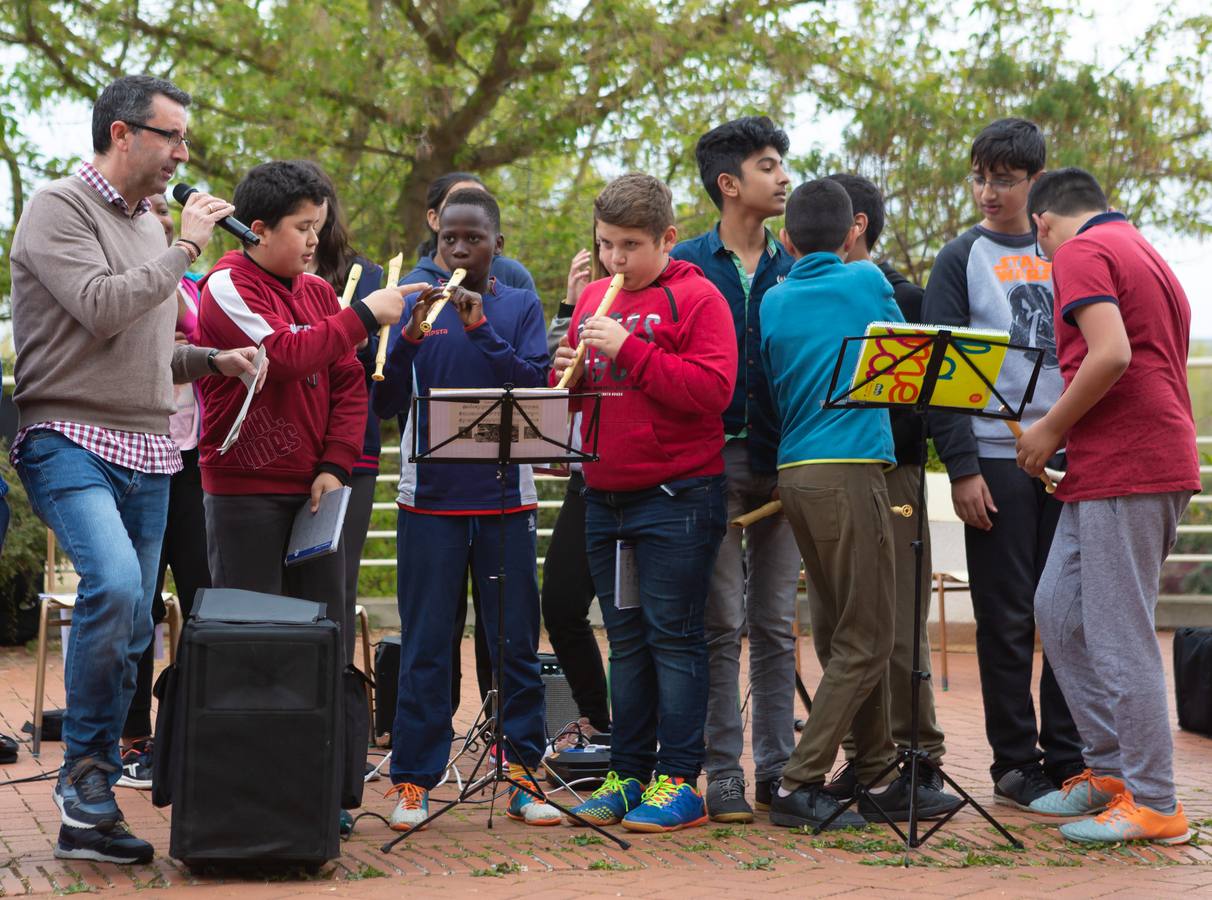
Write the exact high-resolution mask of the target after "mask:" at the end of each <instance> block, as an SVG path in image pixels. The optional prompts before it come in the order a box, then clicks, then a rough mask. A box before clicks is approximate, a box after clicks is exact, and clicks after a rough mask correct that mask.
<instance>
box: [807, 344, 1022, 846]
mask: <svg viewBox="0 0 1212 900" xmlns="http://www.w3.org/2000/svg"><path fill="white" fill-rule="evenodd" d="M876 340H884V341H889V340H891V341H893V342H896V343H899V344H900V345H901V346H902V347H906V348H908V349H907V350H906V352H905V353H903V354H901V355H899V356H895V357H894V358H893V360H892V362H890V363H888V364H887V365H880V366H878V367H877V368H875V369H874V371H872V372H871V373H870V374H869V375H867V376H866V377H864V378H862V379H856V380H855V383H854V384H852V385H851V386H850V387H849V388H847V389H845V390H843V391H842V392H841V393H840V394H837V393H836V392H837V388H838V378H839V376H840V375H841V372H842V366H843V364H844V360H845V358H846V356H847V351H848V350H849V348H850V346H851V345H852V344H858V345H859V346H862V345H863V344H865V343H867V342H869V341H876ZM965 344H967V345H969V346H971V345H973V344H976V345H978V346H982V347H1004V348H1006V349H1007V350H1013V351H1017V352H1020V353H1023V354H1024V355H1027V356H1034V363H1033V366H1034V368H1033V369H1032V372H1031V377H1030V379H1028V382H1027V388H1026V390H1025V391H1024V392H1023V396H1022V399H1021V400H1020V401H1019V403H1018V404H1017V405H1015V404H1012V403H1010V401H1008V400H1007V399H1006V398H1005V397H1003V396H1002V394H1001V393H1000V392H999V391H998V389H997V388H996V387H995V386H994V384H993V382H991V381H990V380H989V378H988V377H987V376H986V375H985V373H984V371H982V370H981V368H980V366H978V365H976V364H975V363H974V362H973V361H972V358H971V357H970V356H969V355H968V353H967V352H966V351H965V349H964V345H965ZM948 349H951V350H954V351H955V353H956V357H957V358H958V360H959V361H960V362H962V363H963V365H964V366H965V367H966V368H967V369H970V370H971V371H972V372H974V373H975V374H976V375H977V376H978V377H979V378H980V380H981V382H982V383H983V384H984V386H985V387H986V388H987V389H988V390H989V394H990V396H991V397H992V398H994V399H996V400H997V401H998V402H999V403H1000V406H999V408H998V410H992V409H989V408H987V407H988V405H989V404H988V403H987V404H986V408H984V409H972V408H962V407H954V406H932V405H931V399H932V397H933V396H934V391H935V388H936V387H937V386H938V382H939V373H940V371H941V370H942V367H943V362H944V360H945V358H946V356H947V351H948ZM926 353H929V359H928V360H927V362H926V367H925V372H924V373H923V374H922V383H921V389H920V392H919V393H918V394H917V396H916V397H914V398H912V399H906V400H902V401H891V400H887V399H884V400H870V399H865V400H857V399H855V398H854V394H855V392H857V391H860V390H862V389H863V388H865V387H867V385H869V384H872V383H873V382H874V381H875V380H876V379H878V378H880V377H881V376H883V375H888V374H892V373H894V371H895V370H896V369H897V367H898V366H900V365H902V364H903V363H905V362H906V361H907V360H910V359H913V358H914V357H917V363H918V365H920V361H921V357H922V355H923V354H926ZM861 356H862V354H861V353H860V358H861ZM1043 359H1044V351H1043V350H1042V349H1040V348H1038V347H1026V346H1023V345H1021V344H1011V343H1009V342H1008V341H994V340H988V339H985V338H976V337H972V336H969V335H962V336H959V337H955V336H953V334H952V332H951V331H950V330H948V329H947V328H945V327H943V328H939V329H938V331H937V333H935V334H930V333H925V334H920V335H914V334H895V335H884V334H868V335H863V336H861V337H846V338H842V346H841V347H840V348H839V350H838V356H837V361H836V363H835V365H834V367H833V376H832V378H831V379H830V381H829V391H828V393H827V394H826V395H825V398H826V399H825V402H824V404H823V406H824V407H825V408H826V409H888V408H889V407H891V406H905V407H907V408H909V409H912V410H913V412H914V413H915V414H916V415H917V416H918V417H919V419H920V420H921V424H922V427H921V428H920V429H919V431H920V433H921V445H920V446H921V458H922V459H923V460H925V459H926V458H927V448H926V428H925V417H926V412H927V410H929V409H936V410H945V411H947V412H952V413H960V414H962V415H969V416H977V417H980V418H989V419H1007V420H1012V421H1018V420H1019V419H1021V418H1022V417H1023V409H1024V408H1025V407H1026V405H1027V403H1029V402H1030V400H1031V397H1032V395H1033V394H1034V393H1035V383H1036V381H1037V380H1038V379H1039V371H1040V366H1041V365H1042V363H1043ZM956 365H957V366H958V365H959V363H958V362H957V363H956ZM886 393H887V392H886ZM925 522H926V467H925V464H924V463H923V465H922V473H921V478H920V479H919V480H918V489H917V538H916V540H914V541H913V542H912V544H911V546H912V547H913V555H914V575H915V578H914V582H913V670H912V672H911V673H910V680H911V697H912V701H911V703H912V706H911V713H910V744H909V746H908V747H902V748H901V749H899V750H898V751H897V754H896V758H895V759H894V760H893V761H892V762H891V763H890V764H889V765H888V766H887V767H885V769H884V770H883V771H882V772H880V773H879V774H878V775H876V776H875V778H873V779H872V780H871V782H872V783H873V784H874V783H876V782H879V781H881V780H882V779H883V778H884V777H885V776H887V775H889V774H890V773H891V772H893V771H894V770H895V769H897V768H898V767H899V766H901V765H902V764H903V765H907V766H908V768H909V828H908V832H907V833H906V832H905V831H902V830H901V829H900V827H899V826H898V825H897V824H896V823H895V822H893V821H892V819H891V818H889V817H888V815H887V813H885V812H884V810H883V809H881V808H880V805H879V801H878V800H877V799H876V797H875V796H874V795H872V794H871V792H870V791H869V790H868V789H867V786H866V785H864V784H859V785H858V786H857V788H856V789H855V792H854V796H853V797H851V798H850V800H848V801H847V802H846V803H845V804H843V805H842V806H840V807H839V808H838V810H837V811H836V812H834V814H833V815H831V816H830V817H829V818H828V819H826V820H825V821H824V822H822V823H821V824H820V825H819V826H817V828H816V831H815V832H814V833H815V834H820V833H821V831H823V830H824V829H825V828H826V827H828V825H829V824H830V823H831V822H832V821H833V820H834V819H836V818H837V817H838V816H840V815H841V814H842V813H843V812H845V811H846V810H847V809H849V808H850V807H851V806H852V805H854V804H855V803H856V802H858V800H859V799H860V798H861V797H864V796H865V797H866V798H867V801H868V802H869V803H870V804H871V805H872V806H873V807H875V809H876V810H877V811H878V812H879V814H880V817H881V818H882V819H883V820H884V821H885V822H886V823H887V824H888V825H889V826H890V827H891V828H892V830H893V831H895V832H896V834H897V836H898V837H900V839H901V840H902V841H904V842H905V850H906V855H905V865H908V864H909V856H908V851H909V849H910V848H915V847H920V846H921V845H922V844H924V843H925V842H926V841H927V840H929V839H930V837H931V836H932V835H933V834H934V833H935V832H936V831H938V830H939V829H940V828H942V827H943V826H944V825H945V824H947V822H948V821H949V820H950V819H951V817H952V816H954V815H955V814H956V813H957V812H959V811H960V810H961V809H963V808H964V807H965V806H971V807H972V808H973V809H975V810H976V811H977V812H978V813H980V814H981V815H982V816H984V817H985V819H986V821H988V822H989V824H990V825H992V826H993V827H994V828H996V829H997V831H998V833H999V834H1001V835H1002V837H1004V838H1005V839H1006V840H1007V841H1009V842H1010V844H1011V845H1012V846H1014V847H1015V848H1016V849H1019V850H1021V849H1022V847H1023V845H1022V843H1021V842H1020V841H1019V840H1018V838H1016V837H1014V835H1012V834H1011V833H1010V832H1009V831H1007V830H1006V829H1005V827H1004V826H1002V824H1001V823H1000V822H998V821H997V820H996V819H995V818H993V816H992V815H990V814H989V812H988V811H987V810H986V809H985V808H984V807H983V806H981V805H980V804H979V803H978V802H977V801H976V800H974V799H973V798H972V796H971V795H970V794H969V793H968V792H967V791H965V790H964V789H963V788H962V787H960V786H959V784H957V783H956V781H955V779H953V778H952V777H951V776H950V775H948V774H947V773H946V772H944V771H943V769H942V767H941V766H939V765H938V764H937V763H935V762H934V761H933V760H932V759H930V756H929V755H928V754H927V753H926V752H925V751H924V750H922V749H921V748H920V747H919V746H918V731H919V729H920V725H921V723H920V722H919V720H918V716H919V711H920V697H919V692H920V691H921V686H922V682H923V681H926V680H927V679H929V678H930V675H929V674H927V673H925V672H923V671H921V664H922V662H921V649H920V644H921V629H922V616H921V611H922V557H923V554H924V544H923V535H924V529H925ZM924 767H928V768H931V769H933V770H934V771H935V772H937V773H938V775H939V776H940V777H941V778H942V780H943V781H944V782H945V783H947V784H948V785H950V786H951V787H952V788H954V789H955V790H956V791H957V792H958V793H959V795H960V797H961V798H962V800H963V802H962V803H960V805H959V806H957V807H956V808H955V809H953V810H951V811H950V812H949V813H947V814H946V815H944V816H942V817H941V818H940V819H939V820H938V821H937V822H935V823H934V824H933V825H932V826H931V827H930V828H929V829H928V830H927V831H926V832H925V833H924V834H922V835H920V836H919V835H918V831H917V829H918V809H917V786H918V783H919V781H920V779H919V778H918V772H919V771H920V770H921V769H922V768H924Z"/></svg>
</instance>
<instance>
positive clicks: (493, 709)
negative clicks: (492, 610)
mask: <svg viewBox="0 0 1212 900" xmlns="http://www.w3.org/2000/svg"><path fill="white" fill-rule="evenodd" d="M553 399H554V398H553ZM422 401H423V402H425V403H435V402H447V403H459V402H467V401H466V400H460V399H458V398H455V397H427V398H420V397H414V398H413V409H412V420H413V421H414V422H419V421H420V417H419V416H418V409H419V404H420V403H421V402H422ZM544 402H546V401H544ZM596 402H597V404H598V405H599V406H600V404H601V395H596ZM498 410H499V412H500V423H499V435H500V439H499V442H498V451H497V455H496V458H495V459H491V458H490V459H484V458H482V457H481V458H469V459H462V458H458V457H452V456H446V457H445V458H441V459H438V458H429V457H430V454H432V453H433V452H434V451H435V450H437V449H440V448H442V447H445V446H447V445H449V444H451V443H452V442H453V441H454V439H455V438H467V437H469V436H470V435H471V433H473V431H474V429H475V428H476V427H477V426H478V425H480V424H481V423H484V422H486V420H487V419H488V418H489V417H490V416H492V414H493V413H494V412H497V411H498ZM515 414H516V415H517V416H518V417H519V418H520V419H522V420H523V423H522V424H524V425H526V426H529V428H530V429H533V430H534V431H535V432H538V431H539V428H538V426H537V425H536V424H535V422H534V421H533V420H531V418H530V417H529V416H528V415H527V414H526V411H525V410H524V409H523V408H522V407H521V405H520V404H519V401H518V400H517V399H516V398H515V397H514V394H513V386H512V385H505V387H504V390H503V392H502V394H501V396H500V398H499V399H496V400H494V402H493V403H492V405H491V406H490V407H489V408H488V409H487V410H486V411H485V412H484V413H482V414H480V415H478V416H477V417H476V418H475V421H473V422H472V423H470V424H469V425H467V426H465V427H464V428H462V429H461V430H460V432H459V433H458V434H456V435H455V438H451V439H450V440H447V441H443V442H441V443H439V444H436V445H434V446H433V447H431V448H430V449H429V450H428V451H426V452H424V453H422V452H421V451H420V448H419V443H420V439H421V429H420V428H417V429H416V430H415V432H414V440H415V441H416V442H417V446H414V448H413V449H414V452H413V455H412V459H413V460H414V461H415V462H418V463H423V462H434V463H437V462H441V463H455V464H458V463H467V464H476V465H484V463H486V462H495V463H496V466H497V482H498V483H499V484H500V486H501V506H500V515H501V517H502V518H501V520H500V521H501V523H502V526H501V528H500V529H499V530H500V535H501V541H500V547H499V551H500V563H499V566H498V569H497V574H496V575H495V576H494V580H495V581H496V582H497V635H496V639H497V653H496V664H495V665H494V666H493V668H492V687H491V689H490V690H489V691H488V696H487V697H486V698H485V700H484V707H483V708H482V712H481V715H484V716H485V718H484V719H483V721H479V717H477V722H476V723H475V724H473V725H472V728H471V731H469V732H468V734H467V736H466V738H465V739H464V741H463V747H464V748H465V749H466V748H467V747H468V746H471V745H472V744H474V743H475V742H480V743H481V745H482V746H483V748H484V749H483V750H482V751H481V752H480V755H479V757H478V758H477V760H476V764H475V766H474V767H473V768H472V770H471V774H470V775H468V777H467V781H466V782H465V783H464V785H463V788H462V790H460V791H459V794H458V796H457V797H455V798H454V799H453V800H451V801H449V802H448V803H446V804H445V805H444V806H442V808H441V809H439V810H437V811H436V812H434V813H433V814H432V815H430V816H429V817H428V818H426V819H425V820H424V821H422V822H418V823H417V824H416V825H415V826H413V827H412V828H411V829H409V830H408V831H405V832H402V833H401V834H399V835H397V836H396V837H395V838H393V839H392V840H390V841H388V842H387V843H385V844H383V846H382V847H381V848H380V850H381V851H382V852H383V853H389V852H390V851H391V850H392V848H394V847H395V846H396V844H398V843H400V842H401V841H403V840H406V839H407V838H409V837H411V836H412V835H413V834H415V833H416V832H418V831H420V830H422V829H423V828H425V827H426V826H428V825H429V824H430V823H431V822H434V821H435V820H437V819H439V818H441V817H442V816H443V815H445V814H446V813H448V812H450V811H451V810H452V809H454V808H455V807H456V806H459V805H461V804H463V803H482V802H484V801H482V800H472V799H470V798H471V797H472V796H474V795H476V794H479V793H481V792H483V791H484V790H487V789H491V790H492V796H491V797H490V798H489V801H488V803H489V808H488V827H489V828H492V824H493V814H494V812H495V809H496V801H497V797H498V796H499V794H500V792H499V791H498V790H497V787H498V786H499V785H503V786H507V787H509V788H513V789H517V790H520V791H524V792H525V793H527V794H529V795H530V796H532V797H534V798H535V799H536V800H539V801H541V802H543V803H547V804H549V805H551V806H554V807H555V808H556V809H558V810H559V811H560V813H561V814H562V815H564V816H567V817H568V818H569V819H571V820H572V821H574V822H576V823H577V824H578V825H582V826H584V827H586V828H591V829H593V830H594V831H596V832H597V833H598V834H600V835H602V837H604V838H607V839H609V840H611V841H614V842H615V843H616V844H618V845H619V847H620V848H622V849H624V850H627V849H630V847H631V844H630V843H629V842H628V841H625V840H623V839H622V838H620V837H619V836H618V835H614V834H611V833H610V832H609V831H607V830H606V829H604V828H602V827H601V826H599V825H596V824H594V823H593V822H590V821H588V820H587V819H584V818H582V817H581V816H579V815H577V814H576V813H574V812H573V811H572V810H570V809H568V808H567V807H565V806H563V805H561V804H559V803H557V802H555V801H554V800H552V799H551V798H550V797H548V796H547V795H546V794H545V793H544V792H543V791H542V790H539V789H537V785H538V782H537V781H536V780H535V777H534V773H533V772H532V771H531V770H530V767H529V766H527V765H526V763H525V762H523V761H522V755H521V754H520V753H519V752H518V749H517V747H515V746H514V744H513V741H511V740H510V739H509V738H508V737H507V736H506V735H505V731H504V721H503V716H502V710H501V682H502V681H503V675H502V666H503V662H504V659H505V528H504V522H505V518H504V517H505V515H506V514H507V512H506V510H507V509H508V505H507V498H506V487H505V485H506V477H505V476H506V469H507V467H508V466H510V465H513V464H515V463H514V461H513V460H512V457H511V449H512V448H511V442H510V441H511V436H512V435H513V433H514V416H515ZM590 421H591V425H590V437H592V439H593V446H594V449H595V450H596V448H597V431H596V427H595V426H596V422H597V412H596V410H595V412H594V414H593V416H592V417H591V420H590ZM490 424H495V423H490ZM520 427H521V426H519V430H520ZM545 440H546V441H547V442H548V443H550V444H552V445H553V446H554V447H556V448H559V449H560V450H562V451H564V452H562V453H560V454H558V455H557V454H555V453H554V452H553V453H551V455H550V456H549V458H545V459H542V460H540V459H536V458H532V457H527V458H526V459H525V460H523V461H524V462H592V461H594V460H596V459H597V454H596V453H586V452H584V451H583V450H574V449H573V448H572V447H571V446H570V445H569V444H568V443H567V442H566V441H558V440H555V439H554V438H545ZM494 748H495V750H496V753H493V750H494ZM506 752H508V758H509V759H510V760H512V761H516V762H517V763H518V764H519V765H521V767H522V769H523V771H524V772H525V773H526V776H527V778H528V779H530V783H529V784H527V783H523V782H521V781H519V780H517V779H515V778H513V777H512V776H510V774H509V772H508V771H507V770H506V769H505V764H504V760H505V758H506V756H505V754H506ZM490 754H491V755H492V761H491V762H490V763H489V764H488V768H487V770H486V771H485V772H484V774H483V775H481V774H480V770H481V769H482V768H484V765H485V762H486V761H488V759H489V755H490ZM532 785H533V786H532Z"/></svg>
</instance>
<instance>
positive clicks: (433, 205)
mask: <svg viewBox="0 0 1212 900" xmlns="http://www.w3.org/2000/svg"><path fill="white" fill-rule="evenodd" d="M462 190H475V191H484V193H486V194H488V195H490V196H491V195H492V191H490V190H488V187H487V186H486V185H485V184H484V182H483V181H481V180H480V178H479V176H478V175H472V174H471V173H470V172H447V173H446V174H445V175H439V176H438V177H437V178H435V179H434V180H433V181H431V182H430V183H429V191H428V192H427V193H426V194H425V222H426V224H427V225H428V226H429V237H428V238H426V239H425V241H424V242H423V243H422V244H421V245H420V246H419V247H417V262H418V264H419V263H420V261H421V260H423V259H425V258H426V257H432V256H433V255H434V251H435V250H436V249H437V246H438V245H437V236H438V216H439V215H440V214H441V212H442V207H444V206H445V205H446V198H447V197H449V196H450V195H451V194H453V193H454V192H455V191H462ZM488 274H489V275H491V276H492V277H493V278H495V279H496V280H497V281H499V282H501V283H502V284H505V285H508V286H509V287H516V288H521V289H522V290H526V291H535V292H536V293H538V291H537V290H536V288H535V286H534V279H533V278H532V277H531V276H530V272H528V271H527V270H526V267H525V266H524V265H522V264H521V263H520V262H518V261H517V260H516V259H511V258H510V257H508V256H502V255H501V251H500V250H498V251H497V253H496V256H494V257H493V260H492V268H491V269H490V270H489V273H488Z"/></svg>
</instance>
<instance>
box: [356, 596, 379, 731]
mask: <svg viewBox="0 0 1212 900" xmlns="http://www.w3.org/2000/svg"><path fill="white" fill-rule="evenodd" d="M354 613H355V615H356V616H357V618H358V628H359V630H360V631H361V633H362V674H363V675H365V676H366V679H367V682H366V711H367V713H368V715H369V718H370V739H371V740H372V741H373V740H374V735H375V692H374V687H373V685H374V680H375V673H374V664H373V656H372V655H371V651H370V616H369V615H367V613H366V607H364V606H357V607H355V610H354Z"/></svg>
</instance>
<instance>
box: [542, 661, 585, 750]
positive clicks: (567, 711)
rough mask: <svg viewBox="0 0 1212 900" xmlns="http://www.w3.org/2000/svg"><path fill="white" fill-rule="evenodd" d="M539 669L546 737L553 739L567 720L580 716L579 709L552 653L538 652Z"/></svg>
mask: <svg viewBox="0 0 1212 900" xmlns="http://www.w3.org/2000/svg"><path fill="white" fill-rule="evenodd" d="M539 671H540V674H541V677H542V679H543V695H544V698H545V701H544V702H545V703H546V710H545V723H546V726H547V739H548V740H554V739H555V737H556V735H558V734H559V733H560V731H561V730H563V728H564V726H565V725H567V724H568V723H569V722H575V721H576V720H577V719H579V718H581V710H580V708H579V707H578V706H577V702H576V700H574V699H573V696H572V687H571V686H570V685H569V684H568V676H567V675H565V674H564V667H563V666H561V665H560V661H559V660H558V659H557V658H556V655H555V654H554V653H540V654H539Z"/></svg>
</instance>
